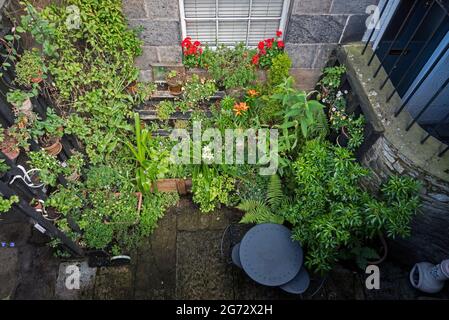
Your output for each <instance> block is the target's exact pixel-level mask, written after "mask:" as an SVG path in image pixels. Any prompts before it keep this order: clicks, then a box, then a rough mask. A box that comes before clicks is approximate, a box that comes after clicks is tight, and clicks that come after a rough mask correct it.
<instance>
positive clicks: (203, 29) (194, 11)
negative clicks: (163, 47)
mask: <svg viewBox="0 0 449 320" xmlns="http://www.w3.org/2000/svg"><path fill="white" fill-rule="evenodd" d="M179 2H180V13H181V26H182V36H183V38H185V37H187V36H189V37H192V39H194V40H199V41H201V42H202V43H204V44H207V45H209V46H211V47H216V46H218V45H219V44H225V45H228V46H232V45H235V44H237V43H239V42H243V43H245V44H246V45H247V46H250V47H253V46H257V44H258V43H259V41H260V40H262V39H266V38H272V37H274V36H275V35H276V31H277V30H282V31H284V30H285V26H286V22H287V16H288V10H289V6H290V0H179Z"/></svg>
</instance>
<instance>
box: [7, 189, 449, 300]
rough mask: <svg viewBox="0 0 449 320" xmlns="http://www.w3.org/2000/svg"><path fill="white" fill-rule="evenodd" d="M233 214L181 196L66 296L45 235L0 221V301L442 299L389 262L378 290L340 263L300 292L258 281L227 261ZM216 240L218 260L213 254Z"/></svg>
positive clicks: (235, 230) (238, 233)
mask: <svg viewBox="0 0 449 320" xmlns="http://www.w3.org/2000/svg"><path fill="white" fill-rule="evenodd" d="M239 219H240V213H238V212H236V211H235V210H231V209H227V208H223V209H221V210H217V212H215V213H213V214H210V215H204V214H201V213H200V212H199V210H198V209H197V207H196V206H195V205H194V204H193V203H192V202H191V200H189V199H187V198H184V199H182V200H181V201H180V203H179V205H178V206H177V207H176V208H172V209H171V210H169V212H167V214H166V215H165V217H164V218H163V219H162V220H161V221H160V223H159V227H158V228H157V229H156V230H155V232H154V233H153V235H152V236H151V237H149V238H148V239H147V240H146V241H145V242H144V243H143V244H142V246H141V247H140V248H139V250H138V252H135V253H134V254H133V261H132V263H131V265H129V266H125V267H111V268H99V269H97V273H96V276H95V278H93V280H92V281H93V283H91V284H90V285H88V286H87V288H86V289H85V290H81V292H79V293H78V294H77V295H73V294H72V295H71V297H69V296H67V295H64V294H61V293H60V292H58V291H57V290H55V287H56V282H57V277H58V269H59V264H60V263H61V261H59V260H58V259H56V258H54V257H53V256H52V254H51V250H50V249H49V248H48V247H47V246H46V245H45V240H46V239H45V237H43V236H42V235H40V234H39V233H38V232H37V231H35V230H34V229H32V228H31V226H30V225H29V224H27V223H26V221H24V220H23V219H9V220H8V221H1V222H0V235H1V236H2V238H5V239H6V238H8V239H15V240H14V241H16V247H15V248H9V249H0V266H1V267H0V283H1V284H2V285H1V286H0V299H8V298H9V299H62V298H78V299H225V300H234V299H248V300H253V299H260V300H277V299H325V300H340V299H390V300H392V299H423V298H448V297H449V293H448V291H449V290H448V288H447V287H446V288H445V290H444V291H443V293H442V294H440V295H437V296H432V297H426V296H425V295H424V294H421V293H419V292H417V291H416V290H414V289H413V288H412V287H411V286H410V284H409V282H408V269H407V268H402V267H399V266H398V265H397V264H394V263H392V262H386V263H384V264H383V265H382V266H381V267H380V268H381V289H380V290H378V291H369V290H367V289H365V285H364V282H365V275H364V274H363V272H361V271H356V270H351V269H348V268H345V267H343V266H337V267H336V268H335V269H334V270H333V271H332V272H331V274H330V275H329V276H328V277H327V278H326V280H325V281H324V285H323V286H322V287H321V288H320V285H321V284H322V283H323V282H322V279H319V278H316V279H313V280H312V283H311V287H310V289H309V290H308V292H306V293H305V294H304V295H303V296H294V295H289V294H287V293H284V292H283V291H281V290H280V289H277V288H267V287H264V286H260V285H258V284H256V283H254V282H253V281H252V280H250V279H249V278H248V277H247V276H246V275H245V274H244V272H243V271H242V270H240V269H238V268H236V267H234V266H233V265H232V264H231V263H229V258H228V257H229V251H230V247H231V243H237V242H239V241H240V239H241V238H242V237H243V235H244V233H245V232H246V230H247V229H248V228H249V227H250V226H244V225H239V224H238V221H239ZM229 225H231V227H230V228H228V226H229ZM226 229H227V231H226V233H224V231H225V230H226ZM223 234H224V236H223ZM223 238H224V241H223V251H224V257H222V255H221V250H222V249H221V243H222V239H223ZM319 288H320V290H319V291H317V289H319ZM315 292H316V294H315V295H313V294H314V293H315ZM312 295H313V296H312Z"/></svg>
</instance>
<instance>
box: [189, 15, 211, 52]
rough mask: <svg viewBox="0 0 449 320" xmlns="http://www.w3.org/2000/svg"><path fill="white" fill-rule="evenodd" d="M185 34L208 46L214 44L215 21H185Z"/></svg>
mask: <svg viewBox="0 0 449 320" xmlns="http://www.w3.org/2000/svg"><path fill="white" fill-rule="evenodd" d="M186 29H187V35H188V36H189V37H192V39H193V40H198V41H200V42H201V43H204V44H207V45H209V46H215V45H216V44H217V42H216V34H215V33H216V25H215V21H186Z"/></svg>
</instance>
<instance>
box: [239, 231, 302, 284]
mask: <svg viewBox="0 0 449 320" xmlns="http://www.w3.org/2000/svg"><path fill="white" fill-rule="evenodd" d="M291 236H292V235H291V232H290V230H289V229H287V228H286V227H284V226H282V225H278V224H260V225H257V226H255V227H254V228H252V229H250V230H249V231H248V232H247V233H246V235H245V236H244V237H243V239H242V242H241V243H240V261H241V264H242V267H243V270H245V272H246V273H247V274H248V276H249V277H250V278H251V279H253V280H254V281H256V282H258V283H260V284H262V285H266V286H272V287H278V286H281V285H283V284H286V283H287V282H290V281H291V280H292V279H293V278H294V277H295V276H296V275H297V274H298V272H299V270H300V269H301V266H302V263H303V251H302V248H301V246H300V245H299V243H298V242H296V241H293V240H292V238H291Z"/></svg>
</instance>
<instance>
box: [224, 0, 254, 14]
mask: <svg viewBox="0 0 449 320" xmlns="http://www.w3.org/2000/svg"><path fill="white" fill-rule="evenodd" d="M248 16H249V0H219V1H218V17H220V18H224V17H226V18H246V17H248Z"/></svg>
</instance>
